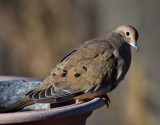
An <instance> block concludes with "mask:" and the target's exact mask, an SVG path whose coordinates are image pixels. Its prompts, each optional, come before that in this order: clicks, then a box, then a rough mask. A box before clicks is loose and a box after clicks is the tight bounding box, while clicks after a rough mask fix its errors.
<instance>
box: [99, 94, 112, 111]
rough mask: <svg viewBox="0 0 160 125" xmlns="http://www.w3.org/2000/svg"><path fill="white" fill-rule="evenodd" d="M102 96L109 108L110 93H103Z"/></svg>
mask: <svg viewBox="0 0 160 125" xmlns="http://www.w3.org/2000/svg"><path fill="white" fill-rule="evenodd" d="M101 98H102V99H103V100H104V101H105V103H106V105H107V108H109V103H110V102H111V101H110V99H109V97H108V95H103V96H101Z"/></svg>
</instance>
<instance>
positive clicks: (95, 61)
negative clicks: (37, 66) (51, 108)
mask: <svg viewBox="0 0 160 125" xmlns="http://www.w3.org/2000/svg"><path fill="white" fill-rule="evenodd" d="M137 39H138V32H137V30H136V29H135V28H134V27H132V26H130V25H121V26H119V27H118V28H116V29H113V30H111V31H109V32H107V33H105V34H104V35H102V36H100V37H98V38H95V39H91V40H89V41H87V42H84V43H83V44H81V45H80V46H78V47H77V48H76V49H74V50H73V51H72V52H71V53H69V54H68V55H67V56H66V57H65V58H63V59H62V61H61V62H60V63H59V64H58V65H56V67H55V68H53V69H52V70H51V71H50V73H49V74H48V75H47V77H46V78H45V80H44V81H43V83H42V85H41V86H40V87H38V88H37V89H35V90H33V91H31V92H30V93H28V94H27V95H26V96H25V97H24V98H23V99H21V101H19V102H17V103H15V104H13V105H12V106H9V107H7V108H6V109H4V111H2V112H10V111H16V110H18V109H20V108H23V107H25V106H27V105H30V104H34V103H41V102H42V103H43V102H46V103H58V102H63V101H65V100H69V99H80V100H91V99H93V98H95V97H103V96H105V95H106V94H107V93H108V92H110V91H112V90H113V89H114V88H116V87H117V85H118V84H119V82H120V81H121V80H122V79H123V78H124V76H125V75H126V73H127V71H128V69H129V67H130V63H131V50H130V46H132V47H134V48H135V49H136V50H137V51H138V46H137Z"/></svg>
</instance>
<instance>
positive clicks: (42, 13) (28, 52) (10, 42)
mask: <svg viewBox="0 0 160 125" xmlns="http://www.w3.org/2000/svg"><path fill="white" fill-rule="evenodd" d="M159 5H160V1H158V0H152V1H151V0H119V1H118V0H110V1H107V0H32V1H29V0H14V1H11V0H0V75H14V76H28V77H41V78H44V77H45V75H46V74H47V73H48V72H49V71H50V70H51V69H52V68H53V67H54V66H55V65H56V64H57V63H58V62H59V61H60V59H61V58H63V57H64V56H65V55H66V54H67V53H69V52H70V51H71V50H72V49H73V48H75V47H76V46H77V45H79V44H80V43H82V42H84V41H86V40H89V39H91V38H94V37H97V36H99V35H101V34H103V33H104V32H106V31H108V30H110V29H112V28H115V27H117V26H119V25H122V24H130V25H132V26H134V27H135V28H136V29H137V30H138V31H139V34H140V38H139V40H138V44H139V48H140V51H139V52H138V53H137V52H135V50H134V49H132V53H133V56H132V65H131V68H130V70H129V72H128V74H127V75H126V78H125V80H124V81H122V82H121V84H120V85H119V86H118V88H117V89H116V90H115V91H113V92H112V93H110V94H109V96H110V99H111V104H110V108H109V109H107V108H106V106H104V107H102V108H100V109H98V110H96V111H94V113H93V114H92V115H91V116H90V117H89V119H88V120H87V125H98V124H100V125H117V124H118V125H159V124H160V119H159V118H160V97H159V96H160V85H159V81H160V68H159V64H160V49H159V46H160V38H159V36H160V16H159V12H160V7H159Z"/></svg>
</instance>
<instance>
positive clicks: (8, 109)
mask: <svg viewBox="0 0 160 125" xmlns="http://www.w3.org/2000/svg"><path fill="white" fill-rule="evenodd" d="M33 103H34V101H32V100H31V99H29V98H27V97H24V98H23V99H21V100H20V101H17V102H15V103H14V104H12V105H10V106H8V107H6V108H4V109H2V110H1V111H0V112H1V113H7V112H14V111H18V110H20V109H22V108H24V107H26V106H28V105H31V104H33Z"/></svg>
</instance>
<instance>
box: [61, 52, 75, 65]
mask: <svg viewBox="0 0 160 125" xmlns="http://www.w3.org/2000/svg"><path fill="white" fill-rule="evenodd" d="M76 51H77V50H73V51H72V52H71V53H69V54H68V55H67V56H65V57H64V58H63V59H62V60H61V61H60V62H62V61H63V60H65V59H66V58H67V57H69V56H70V55H72V54H73V53H75V52H76Z"/></svg>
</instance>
